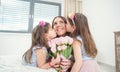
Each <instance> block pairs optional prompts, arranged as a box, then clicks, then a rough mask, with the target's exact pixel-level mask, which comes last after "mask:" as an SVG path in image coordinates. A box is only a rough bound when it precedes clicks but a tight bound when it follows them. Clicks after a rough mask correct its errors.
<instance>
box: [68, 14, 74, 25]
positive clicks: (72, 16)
mask: <svg viewBox="0 0 120 72" xmlns="http://www.w3.org/2000/svg"><path fill="white" fill-rule="evenodd" d="M68 17H69V18H70V19H71V20H72V22H73V24H74V25H75V22H74V17H75V13H74V12H71V13H69V15H68Z"/></svg>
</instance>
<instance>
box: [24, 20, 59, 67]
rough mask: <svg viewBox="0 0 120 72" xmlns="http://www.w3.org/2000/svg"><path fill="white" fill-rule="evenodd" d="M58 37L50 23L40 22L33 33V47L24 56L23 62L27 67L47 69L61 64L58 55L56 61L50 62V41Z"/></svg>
mask: <svg viewBox="0 0 120 72" xmlns="http://www.w3.org/2000/svg"><path fill="white" fill-rule="evenodd" d="M54 37H56V33H55V31H54V30H53V29H52V27H51V26H50V24H49V23H47V22H44V21H40V23H39V24H38V25H37V26H36V27H35V28H34V29H33V31H32V45H31V47H30V49H28V50H27V51H26V52H25V53H24V55H23V60H24V61H25V64H26V65H30V66H34V67H39V68H43V69H47V68H50V67H52V66H53V65H55V64H57V63H59V62H60V57H59V55H58V54H57V57H56V59H54V58H52V59H51V60H50V61H49V56H48V50H49V49H48V48H49V47H48V44H47V43H48V41H49V40H51V39H53V38H54Z"/></svg>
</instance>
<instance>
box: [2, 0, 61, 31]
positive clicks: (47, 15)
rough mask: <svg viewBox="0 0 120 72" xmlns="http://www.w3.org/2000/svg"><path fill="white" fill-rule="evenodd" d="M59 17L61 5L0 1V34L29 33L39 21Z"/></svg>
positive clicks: (15, 0)
mask: <svg viewBox="0 0 120 72" xmlns="http://www.w3.org/2000/svg"><path fill="white" fill-rule="evenodd" d="M58 15H61V4H59V3H52V2H46V1H40V0H1V2H0V32H22V33H27V32H31V30H32V29H33V27H34V26H35V25H37V24H38V23H39V21H40V20H44V21H47V22H50V23H51V21H52V19H53V18H54V17H55V16H58Z"/></svg>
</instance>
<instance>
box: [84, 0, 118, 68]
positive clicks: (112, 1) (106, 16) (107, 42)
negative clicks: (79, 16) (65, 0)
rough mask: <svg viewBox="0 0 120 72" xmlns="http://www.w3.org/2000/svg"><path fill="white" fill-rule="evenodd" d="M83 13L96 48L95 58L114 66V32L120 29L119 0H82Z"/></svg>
mask: <svg viewBox="0 0 120 72" xmlns="http://www.w3.org/2000/svg"><path fill="white" fill-rule="evenodd" d="M83 13H84V14H85V15H86V16H87V17H88V21H89V24H90V29H91V32H92V35H93V37H94V40H95V42H96V45H97V48H98V52H99V53H98V57H97V60H98V61H100V62H102V63H106V64H109V65H112V66H115V46H114V45H115V44H114V32H115V31H120V0H83Z"/></svg>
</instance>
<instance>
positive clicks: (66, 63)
mask: <svg viewBox="0 0 120 72" xmlns="http://www.w3.org/2000/svg"><path fill="white" fill-rule="evenodd" d="M71 65H72V62H71V60H69V59H65V58H63V59H62V61H61V67H62V72H66V71H67V70H68V69H69V68H70V67H71Z"/></svg>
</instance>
